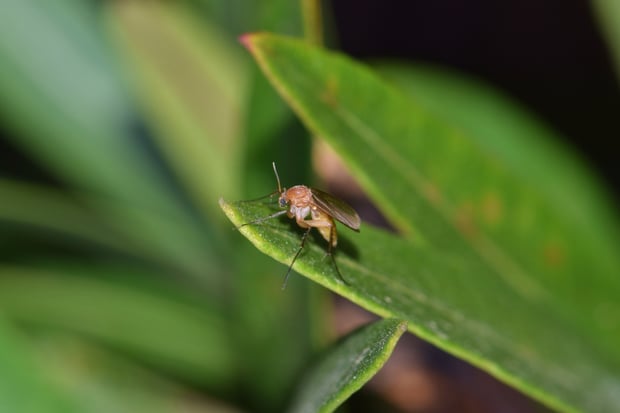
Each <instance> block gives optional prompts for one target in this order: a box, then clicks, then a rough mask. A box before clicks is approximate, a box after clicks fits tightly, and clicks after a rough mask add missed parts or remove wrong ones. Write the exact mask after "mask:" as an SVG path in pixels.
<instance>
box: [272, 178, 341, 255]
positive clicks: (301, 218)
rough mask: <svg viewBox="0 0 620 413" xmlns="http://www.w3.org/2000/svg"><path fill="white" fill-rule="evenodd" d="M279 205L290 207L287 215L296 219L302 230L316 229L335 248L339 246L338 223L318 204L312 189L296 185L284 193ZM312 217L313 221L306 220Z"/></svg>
mask: <svg viewBox="0 0 620 413" xmlns="http://www.w3.org/2000/svg"><path fill="white" fill-rule="evenodd" d="M278 203H279V204H280V206H281V207H285V206H286V205H288V211H287V212H286V215H287V216H288V217H289V218H294V219H295V222H297V225H299V226H300V227H301V228H308V229H310V228H316V229H317V230H318V231H319V232H320V233H321V235H322V236H323V238H325V241H327V242H329V245H330V246H331V247H332V248H333V247H335V246H336V245H337V244H338V235H337V232H336V223H335V222H334V219H333V218H332V217H331V216H330V215H329V214H327V213H325V212H324V211H322V210H321V209H320V208H319V207H318V206H317V204H316V202H315V200H314V196H313V194H312V189H311V188H308V187H307V186H304V185H296V186H294V187H292V188H289V189H287V190H286V189H285V190H283V191H282V193H281V195H280V198H279V200H278ZM308 215H310V217H311V219H306V218H307V217H308Z"/></svg>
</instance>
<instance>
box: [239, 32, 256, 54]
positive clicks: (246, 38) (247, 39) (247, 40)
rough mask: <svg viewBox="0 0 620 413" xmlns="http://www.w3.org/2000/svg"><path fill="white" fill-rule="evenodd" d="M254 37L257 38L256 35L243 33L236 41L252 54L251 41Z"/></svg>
mask: <svg viewBox="0 0 620 413" xmlns="http://www.w3.org/2000/svg"><path fill="white" fill-rule="evenodd" d="M255 36H257V34H256V33H244V34H242V35H241V36H239V37H238V40H239V43H241V44H242V45H243V47H245V48H246V49H248V50H249V51H250V52H252V49H253V44H252V39H253V38H254V37H255Z"/></svg>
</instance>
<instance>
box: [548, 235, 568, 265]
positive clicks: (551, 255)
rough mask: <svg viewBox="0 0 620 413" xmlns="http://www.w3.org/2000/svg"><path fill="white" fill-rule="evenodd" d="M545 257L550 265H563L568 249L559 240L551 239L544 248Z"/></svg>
mask: <svg viewBox="0 0 620 413" xmlns="http://www.w3.org/2000/svg"><path fill="white" fill-rule="evenodd" d="M543 259H544V261H545V264H546V265H547V266H548V267H551V268H559V267H562V266H563V265H564V263H565V262H566V250H565V249H564V247H563V246H562V245H561V244H560V243H558V242H557V241H550V242H548V243H547V244H546V245H545V246H544V248H543Z"/></svg>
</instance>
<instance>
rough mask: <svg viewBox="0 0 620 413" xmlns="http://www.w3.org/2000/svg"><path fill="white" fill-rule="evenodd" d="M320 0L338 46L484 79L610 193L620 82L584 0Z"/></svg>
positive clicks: (616, 180)
mask: <svg viewBox="0 0 620 413" xmlns="http://www.w3.org/2000/svg"><path fill="white" fill-rule="evenodd" d="M329 3H330V4H331V6H330V7H331V9H332V11H333V15H332V16H333V19H334V22H335V27H336V36H337V38H338V42H339V47H340V48H341V49H342V50H343V51H344V52H346V53H347V54H349V55H351V56H354V57H356V58H359V59H371V58H385V57H389V58H400V59H409V60H415V61H421V62H430V63H435V64H442V65H446V66H449V67H453V68H457V69H459V70H461V71H463V72H465V73H466V74H469V75H473V76H475V77H478V78H480V79H483V80H485V81H487V82H488V83H490V84H491V85H493V86H495V87H496V88H498V89H500V90H502V91H503V92H505V93H507V94H508V95H510V96H511V97H512V98H514V99H515V100H517V101H518V102H520V103H521V104H522V105H524V106H526V107H527V108H529V109H530V110H531V111H532V112H534V113H536V114H537V115H538V116H539V118H541V119H542V120H543V121H545V122H546V123H548V124H549V125H550V126H551V127H553V128H554V129H555V130H556V131H558V132H560V133H561V134H562V135H563V136H564V138H565V139H566V141H567V142H568V143H569V145H571V146H572V147H573V148H574V149H575V150H576V151H577V152H578V153H580V154H581V155H582V157H583V158H585V160H586V161H587V162H588V163H589V164H590V165H591V166H592V167H593V168H594V169H595V171H597V172H598V173H599V175H601V176H602V177H603V179H604V180H605V181H607V184H608V186H609V187H610V189H611V191H613V193H614V195H615V200H616V201H618V199H619V194H620V168H618V166H617V165H618V156H619V155H620V154H619V153H618V151H617V142H616V141H617V139H618V138H619V137H620V124H619V123H618V121H617V119H618V116H619V115H620V87H619V84H618V81H617V78H616V77H615V75H614V72H613V67H612V62H611V59H610V56H609V54H608V51H607V48H606V45H605V44H604V42H603V39H602V37H601V35H600V32H599V29H598V24H597V21H596V20H595V16H594V13H593V10H592V6H591V4H590V2H589V1H585V0H521V1H519V0H504V1H492V0H468V1H465V0H436V1H420V0H414V1H406V0H401V1H397V0H388V1H379V0H334V1H330V2H329Z"/></svg>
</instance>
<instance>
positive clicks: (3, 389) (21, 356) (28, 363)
mask: <svg viewBox="0 0 620 413" xmlns="http://www.w3.org/2000/svg"><path fill="white" fill-rule="evenodd" d="M74 402H75V401H74V400H71V399H70V398H69V397H67V396H66V395H65V394H63V393H62V392H61V391H60V389H59V388H58V387H57V386H54V384H53V383H52V380H50V376H48V375H46V374H45V373H44V372H43V371H42V370H41V369H40V368H39V366H38V365H37V363H36V360H35V357H34V356H33V354H32V352H29V351H28V346H27V340H24V339H21V337H18V336H17V334H15V332H14V330H13V329H12V328H10V327H9V324H8V323H6V322H5V319H4V317H2V318H0V411H3V412H20V413H21V412H24V413H25V412H33V413H35V412H48V413H55V412H58V413H69V412H78V411H84V410H82V409H81V408H80V409H78V404H77V403H74Z"/></svg>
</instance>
